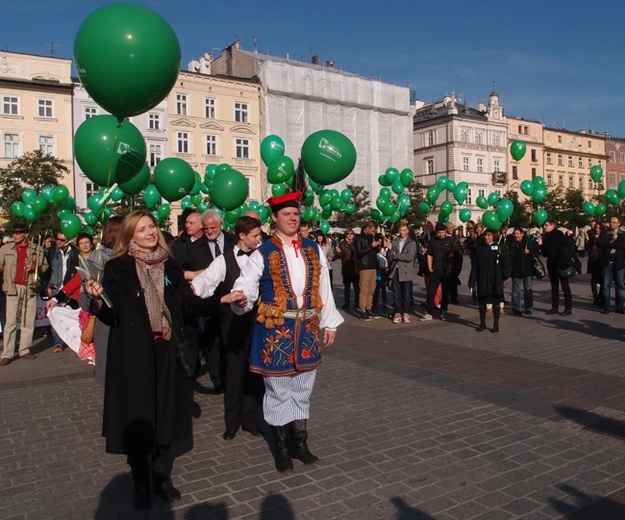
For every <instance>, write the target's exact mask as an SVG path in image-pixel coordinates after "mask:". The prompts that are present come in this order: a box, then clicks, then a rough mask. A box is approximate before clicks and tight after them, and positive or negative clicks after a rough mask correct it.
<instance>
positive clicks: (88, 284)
mask: <svg viewBox="0 0 625 520" xmlns="http://www.w3.org/2000/svg"><path fill="white" fill-rule="evenodd" d="M85 292H86V293H87V294H88V295H89V296H92V297H93V298H95V299H96V300H100V299H101V298H102V293H103V292H104V289H103V288H102V285H101V284H100V283H99V282H96V281H95V280H92V279H89V280H85Z"/></svg>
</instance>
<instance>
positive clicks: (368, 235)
mask: <svg viewBox="0 0 625 520" xmlns="http://www.w3.org/2000/svg"><path fill="white" fill-rule="evenodd" d="M377 229H378V223H377V222H376V221H375V220H369V221H368V222H367V224H366V225H365V227H364V228H363V230H362V232H361V233H360V235H358V237H357V238H356V257H357V260H356V262H357V265H358V276H359V280H360V298H359V301H358V309H357V313H358V314H359V317H360V319H362V320H365V321H371V318H373V317H376V318H378V317H379V316H378V315H374V314H373V313H372V312H371V307H372V306H373V293H374V292H375V276H376V272H377V258H376V257H377V254H378V249H379V247H380V245H381V244H380V242H378V241H377V240H376V239H375V232H376V230H377Z"/></svg>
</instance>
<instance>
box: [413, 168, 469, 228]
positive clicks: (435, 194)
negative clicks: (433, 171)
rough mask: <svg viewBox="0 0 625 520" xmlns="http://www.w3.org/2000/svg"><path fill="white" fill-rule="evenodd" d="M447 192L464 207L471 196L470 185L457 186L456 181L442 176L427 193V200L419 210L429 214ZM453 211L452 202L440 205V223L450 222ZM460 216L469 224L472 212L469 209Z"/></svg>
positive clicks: (446, 201) (459, 184)
mask: <svg viewBox="0 0 625 520" xmlns="http://www.w3.org/2000/svg"><path fill="white" fill-rule="evenodd" d="M445 191H447V192H449V193H451V194H452V195H453V197H454V199H455V201H456V202H457V203H458V204H459V205H462V204H464V203H465V201H466V200H467V197H468V195H469V184H468V183H466V182H464V181H462V182H459V183H457V184H456V182H455V181H454V180H452V179H450V178H449V177H447V176H446V175H441V176H440V177H439V178H438V179H437V180H436V184H435V185H434V186H430V187H429V188H428V189H427V191H426V192H425V199H426V200H425V201H423V202H421V203H419V206H418V207H419V210H421V211H422V212H423V213H429V212H430V211H431V209H432V206H434V204H436V201H437V200H438V198H439V197H440V195H441V193H444V192H445ZM426 201H427V202H426ZM465 209H466V208H465ZM453 211H454V204H453V202H452V201H451V200H445V201H444V202H443V203H441V205H440V213H439V215H438V220H439V221H440V222H447V221H448V220H449V216H450V215H451V214H452V213H453ZM459 216H460V219H461V220H462V221H463V222H468V221H469V220H471V211H470V210H469V209H466V211H461V212H460V215H459ZM463 219H466V220H463Z"/></svg>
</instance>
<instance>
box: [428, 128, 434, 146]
mask: <svg viewBox="0 0 625 520" xmlns="http://www.w3.org/2000/svg"><path fill="white" fill-rule="evenodd" d="M428 146H434V132H432V131H430V132H428Z"/></svg>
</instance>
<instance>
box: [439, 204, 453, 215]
mask: <svg viewBox="0 0 625 520" xmlns="http://www.w3.org/2000/svg"><path fill="white" fill-rule="evenodd" d="M453 210H454V205H453V203H452V202H451V201H450V200H445V201H443V203H442V204H441V215H451V212H452V211H453Z"/></svg>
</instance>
